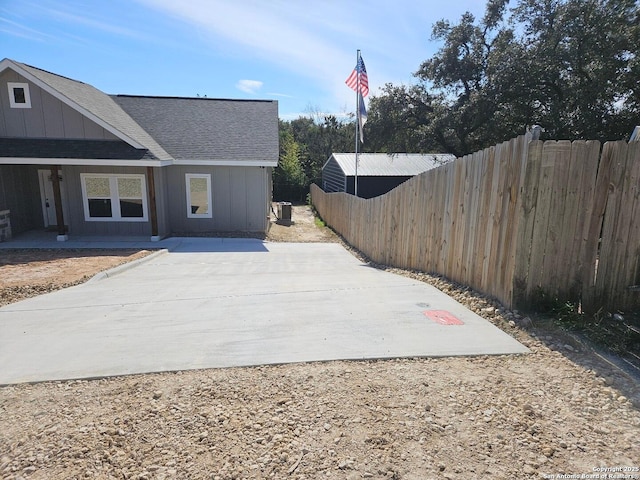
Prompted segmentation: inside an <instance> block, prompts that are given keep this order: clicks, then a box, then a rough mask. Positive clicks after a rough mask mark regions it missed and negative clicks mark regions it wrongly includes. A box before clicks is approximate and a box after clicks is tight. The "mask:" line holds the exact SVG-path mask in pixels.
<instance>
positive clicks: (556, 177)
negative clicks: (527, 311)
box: [311, 136, 640, 311]
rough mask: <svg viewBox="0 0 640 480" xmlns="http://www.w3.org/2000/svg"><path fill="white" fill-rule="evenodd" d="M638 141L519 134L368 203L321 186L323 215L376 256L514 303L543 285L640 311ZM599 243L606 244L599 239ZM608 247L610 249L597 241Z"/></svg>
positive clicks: (315, 195)
mask: <svg viewBox="0 0 640 480" xmlns="http://www.w3.org/2000/svg"><path fill="white" fill-rule="evenodd" d="M639 184H640V143H636V144H633V145H631V144H630V145H627V144H626V143H625V142H609V143H607V144H605V145H604V147H603V149H602V153H600V144H599V142H597V141H586V142H585V141H577V142H573V143H571V142H567V141H547V142H541V141H533V142H530V141H529V137H527V136H521V137H518V138H516V139H512V140H511V141H509V142H503V143H501V144H499V145H496V146H494V147H490V148H487V149H485V150H482V151H479V152H475V153H474V154H471V155H467V156H465V157H464V158H461V159H458V160H456V161H455V162H452V163H450V164H447V165H444V166H441V167H439V168H436V169H434V170H430V171H428V172H425V173H423V174H421V175H419V176H417V177H414V178H413V179H410V180H409V181H407V182H405V183H404V184H402V185H400V186H398V187H397V188H395V189H394V190H392V191H391V192H389V193H387V194H385V195H382V196H380V197H376V198H372V199H368V200H364V199H361V198H356V197H353V196H351V195H347V194H345V193H324V192H322V190H321V189H320V188H319V187H317V186H315V185H313V186H312V188H311V196H312V201H313V204H314V206H315V207H316V209H317V210H318V212H319V214H320V215H321V217H322V218H323V219H324V221H325V222H326V223H327V224H328V225H330V226H331V227H332V228H334V229H335V230H336V231H338V232H339V233H340V234H341V235H343V237H344V238H345V239H346V240H347V241H348V242H349V243H351V244H352V245H354V246H355V247H356V248H358V249H359V250H360V251H362V252H363V253H365V254H366V255H367V256H369V257H370V258H371V259H372V260H373V261H375V262H378V263H382V264H387V265H393V266H399V267H405V268H411V269H418V270H422V271H426V272H430V273H438V274H441V275H444V276H446V277H448V278H451V279H453V280H456V281H459V282H461V283H464V284H467V285H469V286H471V287H473V288H476V289H478V290H480V291H482V292H484V293H487V294H489V295H492V296H494V297H496V298H497V299H499V300H500V301H501V302H502V303H504V304H505V305H507V306H509V307H513V306H524V307H527V306H531V303H532V302H535V301H536V299H537V295H538V293H540V292H545V293H546V294H547V295H549V296H552V297H557V298H558V299H560V300H563V301H564V300H566V301H572V302H580V303H582V305H583V307H584V308H585V310H587V311H595V310H597V309H598V308H601V307H602V308H608V309H612V308H615V309H620V310H624V309H638V308H640V298H639V297H640V292H639V291H638V290H639V289H637V288H636V289H630V288H629V287H630V286H632V285H638V284H640V218H639V217H640V193H639V190H640V185H639ZM600 240H601V241H600ZM599 245H601V248H599Z"/></svg>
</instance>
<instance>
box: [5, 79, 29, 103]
mask: <svg viewBox="0 0 640 480" xmlns="http://www.w3.org/2000/svg"><path fill="white" fill-rule="evenodd" d="M7 87H8V88H9V106H10V107H11V108H31V94H30V93H29V84H28V83H17V82H7ZM14 88H22V89H23V91H24V103H16V97H15V94H14V91H13V89H14Z"/></svg>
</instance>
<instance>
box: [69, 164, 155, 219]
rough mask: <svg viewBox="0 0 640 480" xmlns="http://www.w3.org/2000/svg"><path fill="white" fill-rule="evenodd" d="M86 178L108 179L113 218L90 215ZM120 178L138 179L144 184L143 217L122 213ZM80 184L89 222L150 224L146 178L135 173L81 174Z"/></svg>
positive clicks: (85, 213) (85, 214) (86, 217)
mask: <svg viewBox="0 0 640 480" xmlns="http://www.w3.org/2000/svg"><path fill="white" fill-rule="evenodd" d="M86 178H108V179H109V191H110V194H111V198H110V200H111V217H92V216H90V215H89V197H88V196H87V185H86V181H85V179H86ZM118 178H138V179H140V182H141V184H142V217H123V216H122V214H121V212H120V196H119V195H118ZM80 184H81V186H82V206H83V207H84V219H85V221H87V222H148V221H149V214H148V212H149V209H148V208H147V184H146V180H145V176H144V175H142V174H133V173H81V174H80Z"/></svg>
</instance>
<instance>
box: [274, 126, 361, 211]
mask: <svg viewBox="0 0 640 480" xmlns="http://www.w3.org/2000/svg"><path fill="white" fill-rule="evenodd" d="M353 128H354V127H353V125H351V124H346V123H341V122H339V121H338V120H337V118H336V117H335V116H333V115H328V116H326V117H324V118H323V119H322V121H320V120H319V119H314V118H311V117H299V118H297V119H296V120H293V121H290V122H288V121H282V120H281V121H280V162H279V165H278V167H277V168H276V169H275V170H274V176H273V179H274V186H273V187H274V198H275V199H276V200H280V199H282V200H295V201H302V200H304V198H305V195H306V193H307V192H308V191H309V186H310V185H311V183H314V182H315V183H320V178H321V176H322V166H323V165H324V164H325V162H326V161H327V160H328V159H329V157H330V156H331V154H332V153H333V152H353V150H354V148H355V145H354V142H355V140H354V134H355V132H354V130H353ZM285 193H286V194H288V195H289V198H282V196H283V195H284V194H285ZM292 195H293V196H292Z"/></svg>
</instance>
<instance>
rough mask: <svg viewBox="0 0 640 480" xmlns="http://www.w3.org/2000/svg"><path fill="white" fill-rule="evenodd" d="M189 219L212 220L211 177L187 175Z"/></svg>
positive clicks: (198, 174) (197, 174)
mask: <svg viewBox="0 0 640 480" xmlns="http://www.w3.org/2000/svg"><path fill="white" fill-rule="evenodd" d="M186 180H187V217H188V218H212V214H211V175H209V174H200V173H187V174H186Z"/></svg>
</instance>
